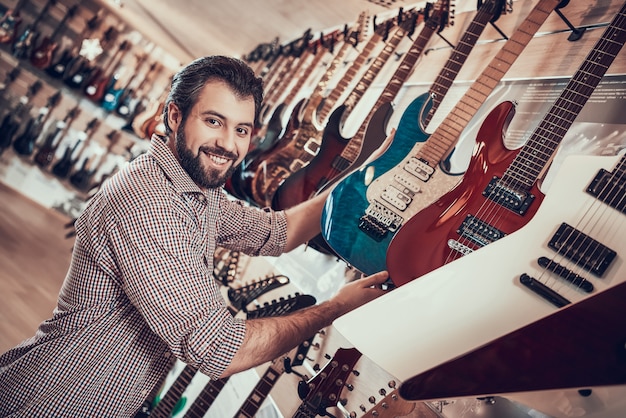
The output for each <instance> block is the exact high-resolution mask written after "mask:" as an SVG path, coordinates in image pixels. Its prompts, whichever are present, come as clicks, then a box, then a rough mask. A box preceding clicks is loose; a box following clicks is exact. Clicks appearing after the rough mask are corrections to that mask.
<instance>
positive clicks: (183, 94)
mask: <svg viewBox="0 0 626 418" xmlns="http://www.w3.org/2000/svg"><path fill="white" fill-rule="evenodd" d="M209 80H221V81H224V82H226V83H227V84H228V85H229V86H230V88H231V89H232V90H233V92H235V94H237V96H238V97H240V98H247V97H250V96H252V97H253V98H254V107H255V113H254V122H255V124H256V122H257V119H258V117H259V112H260V109H261V102H262V101H263V80H262V79H261V78H260V77H257V76H256V75H255V74H254V71H252V69H251V68H250V67H249V66H248V65H247V64H246V63H244V62H243V61H241V60H239V59H237V58H232V57H226V56H222V55H212V56H207V57H202V58H198V59H196V60H194V61H192V62H191V63H189V64H188V65H187V66H185V67H183V68H182V69H181V70H180V71H178V72H177V73H176V74H175V75H174V77H173V78H172V84H171V87H170V92H169V94H168V96H167V99H166V100H165V106H164V108H163V123H164V124H165V134H166V135H169V134H170V133H171V132H172V129H171V128H170V126H169V124H168V121H167V116H168V115H167V112H168V111H167V108H168V105H169V104H170V102H174V103H175V104H176V106H178V109H179V110H180V112H181V115H182V118H183V120H186V118H187V116H188V115H189V112H191V108H192V107H193V106H194V104H196V101H197V100H198V96H199V94H200V91H201V90H202V89H203V88H204V86H205V85H206V83H207V81H209Z"/></svg>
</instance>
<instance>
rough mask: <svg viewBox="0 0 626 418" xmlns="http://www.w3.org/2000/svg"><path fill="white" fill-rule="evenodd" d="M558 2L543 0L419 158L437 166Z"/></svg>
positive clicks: (440, 125) (434, 134) (446, 120)
mask: <svg viewBox="0 0 626 418" xmlns="http://www.w3.org/2000/svg"><path fill="white" fill-rule="evenodd" d="M557 4H559V0H540V1H539V2H538V3H537V4H536V5H535V7H534V8H533V10H532V11H531V12H530V14H529V15H528V17H527V18H526V19H525V20H524V22H522V24H521V25H520V26H519V27H518V28H517V30H516V31H515V32H514V33H513V35H511V37H510V38H509V40H508V41H506V42H505V44H504V46H503V47H502V49H501V50H500V51H498V53H497V54H496V56H495V57H494V58H493V59H492V60H491V62H490V63H489V65H488V66H487V68H486V69H485V70H484V71H483V72H482V74H481V75H480V76H479V77H478V78H477V79H476V81H475V82H474V83H472V85H471V86H470V88H469V89H468V91H467V92H466V93H465V94H464V95H463V97H462V98H461V100H459V102H458V103H457V104H456V106H455V107H454V109H453V110H452V111H451V112H450V113H449V114H448V116H447V117H446V118H445V119H444V120H443V121H442V122H441V123H440V124H439V126H438V127H437V129H436V130H435V131H434V132H433V134H432V135H431V136H430V137H429V138H428V140H427V141H426V142H425V143H424V145H423V146H422V147H421V148H420V149H419V151H418V152H417V154H416V158H418V159H422V160H424V161H426V162H428V164H429V165H430V166H431V167H436V166H437V164H438V163H439V162H440V161H441V160H442V159H443V157H444V156H445V155H446V154H447V153H448V151H449V150H450V148H451V147H452V146H453V145H454V144H455V143H456V142H457V140H458V138H459V137H460V136H461V132H463V129H465V127H466V126H467V124H468V123H469V121H470V120H471V119H472V117H473V116H474V115H475V114H476V112H477V111H478V109H479V108H480V106H481V105H482V104H483V103H484V102H485V100H486V99H487V97H488V96H489V94H491V93H492V92H493V90H494V89H495V87H496V86H497V85H498V83H499V82H500V80H502V77H503V76H504V74H506V72H507V71H508V70H509V68H511V66H512V65H513V63H514V62H515V60H517V58H518V57H519V55H520V54H521V53H522V51H523V50H524V48H525V47H526V46H527V45H528V43H529V42H530V40H531V39H532V38H533V36H534V35H535V34H536V33H537V31H538V30H539V28H540V27H541V25H542V24H543V23H544V22H545V20H546V19H547V18H548V16H549V15H550V13H551V12H552V10H554V8H555V7H556V6H557Z"/></svg>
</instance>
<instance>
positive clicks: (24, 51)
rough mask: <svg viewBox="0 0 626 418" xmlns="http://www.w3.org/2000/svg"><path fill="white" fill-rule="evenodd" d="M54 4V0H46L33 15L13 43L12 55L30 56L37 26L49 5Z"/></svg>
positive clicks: (20, 57)
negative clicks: (29, 22) (35, 14)
mask: <svg viewBox="0 0 626 418" xmlns="http://www.w3.org/2000/svg"><path fill="white" fill-rule="evenodd" d="M54 5H56V0H47V1H46V3H45V4H44V6H43V8H42V9H41V11H40V12H39V14H38V15H37V17H35V20H34V21H33V22H32V23H31V24H29V25H28V26H27V27H26V29H25V30H24V32H23V33H22V34H21V35H20V37H19V38H17V40H16V41H15V42H14V43H13V47H12V52H13V56H14V57H16V58H19V59H27V58H30V56H31V55H32V53H33V49H34V48H35V44H36V43H37V39H38V38H39V32H38V29H37V26H38V25H39V23H40V22H41V19H42V18H43V17H44V16H46V14H47V13H48V10H49V9H50V6H54Z"/></svg>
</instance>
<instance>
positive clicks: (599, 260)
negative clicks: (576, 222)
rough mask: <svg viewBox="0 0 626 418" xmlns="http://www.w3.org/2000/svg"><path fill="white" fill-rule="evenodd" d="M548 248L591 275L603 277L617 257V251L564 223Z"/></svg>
mask: <svg viewBox="0 0 626 418" xmlns="http://www.w3.org/2000/svg"><path fill="white" fill-rule="evenodd" d="M548 247H550V248H552V249H553V250H554V251H556V252H557V253H558V254H561V255H563V256H564V257H566V258H568V259H569V260H571V261H572V262H574V263H576V264H577V265H578V266H580V267H582V268H584V269H585V270H587V271H589V272H590V273H592V274H594V275H596V276H598V277H602V276H603V275H604V272H605V271H606V269H607V268H608V267H609V265H610V264H611V262H612V261H613V259H614V258H615V256H616V255H617V254H616V253H615V251H613V250H612V249H610V248H608V247H606V246H604V245H603V244H601V243H600V242H598V241H596V240H595V239H593V238H591V237H590V236H588V235H586V234H585V233H583V232H581V231H579V230H577V229H576V228H574V227H572V226H570V225H568V224H566V223H565V222H563V223H562V224H561V226H559V229H558V230H557V231H556V233H555V234H554V236H553V237H552V239H551V240H550V242H549V243H548Z"/></svg>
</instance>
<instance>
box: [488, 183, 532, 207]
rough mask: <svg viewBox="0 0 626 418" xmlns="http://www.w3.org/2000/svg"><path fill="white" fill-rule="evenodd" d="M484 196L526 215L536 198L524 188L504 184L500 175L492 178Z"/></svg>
mask: <svg viewBox="0 0 626 418" xmlns="http://www.w3.org/2000/svg"><path fill="white" fill-rule="evenodd" d="M483 196H485V197H486V198H487V199H490V200H493V201H494V202H496V203H497V204H499V205H500V206H502V207H504V208H506V209H508V210H510V211H513V212H515V213H517V214H519V215H524V214H525V213H526V211H527V210H528V207H529V206H530V204H531V203H532V202H533V201H534V200H535V196H534V195H532V194H529V193H528V192H526V191H524V190H515V189H513V188H512V187H509V186H507V185H505V184H503V183H502V182H501V181H500V179H499V178H498V177H494V178H492V179H491V181H490V182H489V184H488V185H487V187H486V188H485V190H483Z"/></svg>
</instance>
